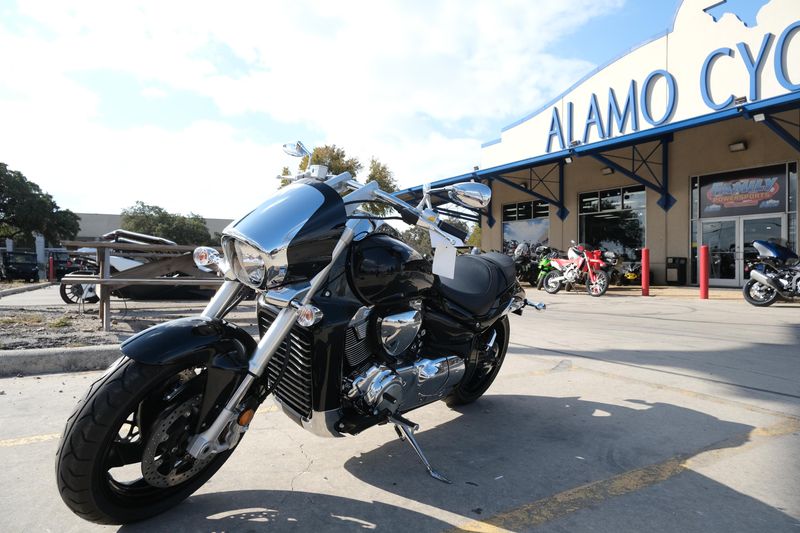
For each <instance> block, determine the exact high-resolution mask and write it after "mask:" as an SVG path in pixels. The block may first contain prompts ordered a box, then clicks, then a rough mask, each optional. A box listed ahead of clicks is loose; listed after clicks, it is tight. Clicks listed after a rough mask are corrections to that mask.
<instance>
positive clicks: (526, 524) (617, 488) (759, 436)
mask: <svg viewBox="0 0 800 533" xmlns="http://www.w3.org/2000/svg"><path fill="white" fill-rule="evenodd" d="M799 431H800V422H798V421H797V420H796V419H789V420H784V421H782V422H779V423H777V424H775V425H772V426H769V427H765V428H755V429H753V430H752V431H750V432H749V433H747V434H746V435H739V436H738V437H733V438H730V439H726V440H725V441H724V442H725V443H729V442H736V441H740V440H741V441H744V442H745V443H746V444H747V443H749V444H750V445H753V443H754V442H756V441H761V440H765V439H768V438H773V437H781V436H785V435H790V434H792V433H797V432H799ZM720 444H721V443H717V444H716V445H712V446H709V447H707V448H704V449H702V450H700V451H698V452H697V453H695V454H692V455H682V456H678V457H673V458H671V459H667V460H666V461H663V462H661V463H657V464H654V465H650V466H645V467H643V468H637V469H635V470H630V471H628V472H624V473H622V474H620V475H618V476H614V477H611V478H608V479H603V480H600V481H596V482H594V483H588V484H586V485H582V486H580V487H576V488H574V489H570V490H567V491H564V492H560V493H558V494H555V495H553V496H550V497H548V498H544V499H541V500H537V501H535V502H532V503H529V504H525V505H522V506H520V507H517V508H515V509H510V510H508V511H504V512H501V513H498V514H496V515H494V516H492V517H491V518H487V519H486V520H479V521H473V522H467V523H465V524H462V525H460V526H458V527H456V528H454V529H452V530H451V531H452V532H456V531H458V532H463V531H471V532H480V533H497V532H499V531H508V530H510V531H519V530H521V529H529V528H531V527H535V526H539V525H542V524H544V523H546V522H549V521H551V520H555V519H556V518H560V517H562V516H565V515H568V514H570V513H574V512H575V511H579V510H581V509H583V508H585V507H587V506H589V505H595V504H598V503H602V502H603V501H605V500H608V499H611V498H614V497H617V496H623V495H625V494H629V493H631V492H636V491H638V490H641V489H644V488H647V487H649V486H652V485H655V484H657V483H661V482H662V481H666V480H668V479H670V478H672V477H674V476H676V475H678V474H680V473H681V472H683V471H684V470H687V469H688V468H690V467H691V466H692V464H693V463H695V461H696V460H697V458H698V456H701V455H705V454H708V455H710V456H711V457H720V456H722V455H725V452H732V451H733V450H735V449H736V448H733V449H732V448H721V447H720ZM723 444H724V443H723ZM746 444H745V445H746ZM742 446H744V445H742Z"/></svg>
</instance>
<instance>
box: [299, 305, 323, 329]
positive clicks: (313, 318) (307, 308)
mask: <svg viewBox="0 0 800 533" xmlns="http://www.w3.org/2000/svg"><path fill="white" fill-rule="evenodd" d="M320 320H322V311H321V310H320V309H318V308H316V307H314V306H313V305H310V304H306V305H301V306H300V307H299V308H298V309H297V323H298V324H300V325H301V326H303V327H304V328H309V327H311V326H313V325H314V324H316V323H317V322H319V321H320Z"/></svg>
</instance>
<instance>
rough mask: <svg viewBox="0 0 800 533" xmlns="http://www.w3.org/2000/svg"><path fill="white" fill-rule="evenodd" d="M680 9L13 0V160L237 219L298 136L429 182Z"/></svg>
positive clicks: (1, 82)
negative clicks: (380, 163) (336, 147)
mask: <svg viewBox="0 0 800 533" xmlns="http://www.w3.org/2000/svg"><path fill="white" fill-rule="evenodd" d="M709 3H710V4H712V3H713V2H712V1H711V0H709ZM677 4H678V2H677V0H563V1H559V2H554V1H552V0H525V1H522V0H495V1H489V0H483V1H479V0H441V1H440V0H428V1H422V0H406V1H401V0H397V1H392V0H381V1H348V0H340V1H337V2H325V1H307V0H294V1H291V2H284V1H270V2H263V1H257V0H253V1H246V0H244V1H238V2H224V3H223V2H205V1H191V2H184V1H170V2H163V1H160V2H156V1H152V2H151V1H129V2H108V1H107V0H99V1H90V0H87V1H77V2H62V1H51V2H48V1H31V2H14V1H10V0H0V73H2V75H0V161H2V162H4V163H6V164H7V165H8V166H9V167H10V168H11V169H13V170H18V171H20V172H22V173H23V174H25V176H26V177H27V178H28V179H29V180H31V181H33V182H35V183H37V184H38V185H39V186H40V187H42V189H44V190H45V191H47V192H49V193H50V194H51V195H53V197H54V199H55V200H56V202H57V203H58V204H59V205H60V206H61V207H62V208H67V209H71V210H73V211H75V212H84V213H119V212H120V210H121V209H124V208H126V207H130V206H132V205H133V204H134V202H136V201H137V200H141V201H143V202H145V203H149V204H154V205H158V206H161V207H163V208H165V209H167V210H168V211H170V212H173V213H182V214H188V213H190V212H191V213H197V214H200V215H202V216H204V217H206V218H236V217H238V216H240V215H241V214H244V213H246V212H247V211H249V210H250V209H252V208H253V207H254V206H255V205H258V204H259V203H260V202H261V201H262V200H263V199H264V198H266V197H267V196H269V194H270V193H271V192H272V191H274V190H275V189H276V188H277V186H278V183H279V180H277V179H276V178H275V176H276V175H278V174H279V173H280V171H281V169H282V168H283V167H284V166H289V167H290V168H291V169H292V170H295V169H296V166H297V163H298V160H297V159H294V158H292V157H290V156H287V155H285V154H284V153H283V151H282V149H281V146H282V145H283V144H284V143H286V142H293V141H296V140H302V141H303V143H304V144H305V145H306V146H308V147H313V146H321V145H324V144H336V145H337V146H340V147H342V148H344V149H345V150H346V152H347V154H348V155H349V156H356V157H358V158H359V159H360V161H361V162H362V164H364V166H365V168H367V169H368V167H369V161H370V159H371V158H372V157H375V158H377V159H378V160H379V161H381V162H382V163H384V164H386V165H387V166H388V167H389V169H390V170H391V171H392V172H393V175H394V177H395V179H396V180H397V182H398V183H399V185H400V187H401V188H405V187H410V186H413V185H419V184H421V183H423V182H428V181H434V180H436V179H441V178H446V177H450V176H454V175H458V174H463V173H465V172H468V171H470V170H472V167H473V166H474V165H475V164H477V162H478V160H479V159H480V145H481V143H483V142H486V141H489V140H492V139H495V138H497V137H499V134H500V130H501V128H503V127H504V126H506V125H508V124H510V123H512V122H514V121H515V120H517V119H518V118H520V117H523V116H525V115H527V114H528V113H530V112H531V111H533V110H535V109H538V108H539V107H540V106H542V105H544V104H545V103H546V102H547V101H549V100H550V99H552V98H553V97H555V96H557V95H558V94H560V93H561V92H563V91H564V90H565V89H567V88H568V87H569V86H570V85H572V84H573V83H574V82H575V81H577V80H578V79H580V78H581V77H582V76H583V75H585V74H587V73H588V72H590V71H591V70H592V69H594V68H595V67H597V66H599V65H602V64H604V63H606V62H608V61H610V60H612V59H614V58H615V57H617V56H619V55H622V54H624V53H625V52H626V51H627V50H629V49H630V48H632V47H635V46H637V45H638V44H641V43H642V42H644V41H646V40H648V39H649V38H651V37H653V36H655V35H656V34H659V33H662V32H663V31H664V30H666V29H667V28H668V27H669V26H670V25H671V24H672V19H673V16H674V13H675V10H676V8H677ZM360 177H361V178H362V179H364V178H365V177H366V171H362V175H360Z"/></svg>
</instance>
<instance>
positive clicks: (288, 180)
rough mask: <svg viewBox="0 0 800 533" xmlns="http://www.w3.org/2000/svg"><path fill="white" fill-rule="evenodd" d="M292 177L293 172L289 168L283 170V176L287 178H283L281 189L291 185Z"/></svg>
mask: <svg viewBox="0 0 800 533" xmlns="http://www.w3.org/2000/svg"><path fill="white" fill-rule="evenodd" d="M291 175H292V171H291V170H289V167H283V170H281V176H286V177H285V178H281V184H280V186H279V187H278V188H279V189H283V188H284V187H286V186H287V185H289V184H290V183H291V182H292V180H291Z"/></svg>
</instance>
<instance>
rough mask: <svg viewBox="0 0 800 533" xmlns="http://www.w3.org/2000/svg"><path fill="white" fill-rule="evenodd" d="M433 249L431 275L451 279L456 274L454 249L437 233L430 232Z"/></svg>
mask: <svg viewBox="0 0 800 533" xmlns="http://www.w3.org/2000/svg"><path fill="white" fill-rule="evenodd" d="M430 235H431V247H433V249H434V252H433V273H434V274H436V275H438V276H442V277H445V278H448V279H453V278H454V277H455V273H456V248H455V246H453V245H452V244H450V243H449V242H448V241H447V240H446V239H445V238H444V237H442V236H441V235H439V234H438V233H434V232H432V231H430Z"/></svg>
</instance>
